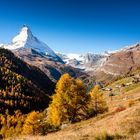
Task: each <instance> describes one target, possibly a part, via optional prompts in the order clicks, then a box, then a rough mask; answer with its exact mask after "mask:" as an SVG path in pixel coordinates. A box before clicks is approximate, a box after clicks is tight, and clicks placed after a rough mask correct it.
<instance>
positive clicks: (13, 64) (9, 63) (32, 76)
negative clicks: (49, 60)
mask: <svg viewBox="0 0 140 140" xmlns="http://www.w3.org/2000/svg"><path fill="white" fill-rule="evenodd" d="M0 66H3V67H6V68H8V69H10V70H11V71H13V72H15V73H18V74H20V75H22V76H24V77H25V78H27V79H28V80H31V81H32V82H33V83H34V84H36V85H37V86H38V87H39V88H40V89H42V90H44V91H45V92H47V93H49V94H52V92H53V90H54V86H55V84H54V83H53V82H52V81H51V80H50V79H49V78H48V77H47V75H46V74H44V73H43V72H42V71H41V70H40V69H38V68H37V67H34V66H30V65H29V64H27V63H25V62H23V61H22V60H20V59H19V58H17V57H16V56H15V55H14V54H13V53H12V52H10V51H8V50H6V49H0Z"/></svg>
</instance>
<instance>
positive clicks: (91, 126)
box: [0, 25, 140, 140]
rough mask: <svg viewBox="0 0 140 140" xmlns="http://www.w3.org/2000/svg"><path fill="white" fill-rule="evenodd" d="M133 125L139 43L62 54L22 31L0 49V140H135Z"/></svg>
mask: <svg viewBox="0 0 140 140" xmlns="http://www.w3.org/2000/svg"><path fill="white" fill-rule="evenodd" d="M139 120H140V44H139V43H137V44H135V45H132V46H128V47H125V48H123V49H120V50H117V51H114V52H107V51H105V52H104V53H101V54H95V53H85V54H75V53H69V54H64V53H61V52H55V51H54V50H52V49H51V48H50V47H49V46H48V45H46V44H45V43H43V42H42V41H40V40H39V39H38V38H37V37H35V36H34V35H33V33H32V32H31V30H30V28H29V27H28V26H25V25H24V26H23V27H22V29H21V31H20V32H19V33H18V35H17V36H15V37H14V38H13V40H12V41H11V43H9V44H1V45H0V139H6V138H9V139H11V140H12V139H21V140H31V139H38V140H44V139H45V140H46V139H47V140H63V139H65V140H118V139H122V140H132V138H134V139H135V140H137V138H138V140H139V138H140V137H139V132H140V121H139ZM56 131H57V132H56ZM40 135H42V136H40ZM43 135H44V136H43Z"/></svg>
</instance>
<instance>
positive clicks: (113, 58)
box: [0, 26, 140, 82]
mask: <svg viewBox="0 0 140 140" xmlns="http://www.w3.org/2000/svg"><path fill="white" fill-rule="evenodd" d="M0 46H1V47H2V48H5V49H9V50H11V51H13V52H14V54H15V55H16V56H18V57H19V58H21V59H22V60H23V61H25V62H26V63H28V64H30V65H34V66H36V67H38V68H40V69H41V70H42V71H43V72H44V73H45V74H46V75H47V76H48V77H49V78H50V79H51V80H52V81H53V82H56V81H57V80H58V79H59V77H60V76H61V75H62V74H63V73H65V72H68V73H70V74H71V75H72V76H75V77H78V76H80V77H84V78H85V77H86V76H87V75H88V76H89V75H90V76H93V77H95V79H96V80H99V81H103V79H106V78H104V77H106V76H109V77H115V76H120V75H123V74H125V73H127V72H129V71H130V70H131V69H134V68H136V67H139V66H140V44H139V43H138V44H135V45H133V46H128V47H126V48H123V49H120V50H118V51H114V52H105V53H102V54H94V53H86V54H72V53H69V54H63V53H55V51H53V50H52V49H51V48H50V47H48V45H46V44H45V43H43V42H42V41H40V40H39V39H38V38H36V37H35V36H34V35H33V34H32V32H31V30H30V29H29V27H27V26H23V27H22V29H21V31H20V32H19V34H18V35H17V36H16V37H14V38H13V40H12V42H11V43H9V44H6V45H0ZM83 75H84V76H83ZM88 76H87V77H88ZM85 79H86V78H85Z"/></svg>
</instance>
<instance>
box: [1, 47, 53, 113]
mask: <svg viewBox="0 0 140 140" xmlns="http://www.w3.org/2000/svg"><path fill="white" fill-rule="evenodd" d="M0 81H1V84H0V112H1V113H4V112H5V110H6V109H8V110H9V111H10V112H11V113H12V112H13V111H14V110H17V109H19V110H21V111H22V112H24V113H28V112H30V111H32V110H42V109H45V108H46V107H47V106H48V104H49V101H50V99H49V94H52V92H53V90H54V83H52V81H51V80H50V79H49V78H48V77H47V76H46V75H45V74H44V73H43V72H42V71H40V70H39V69H38V68H36V67H33V66H30V65H28V64H26V63H25V62H23V61H22V60H20V59H19V58H17V57H15V56H14V54H13V53H12V52H10V51H8V50H5V49H0Z"/></svg>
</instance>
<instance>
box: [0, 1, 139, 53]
mask: <svg viewBox="0 0 140 140" xmlns="http://www.w3.org/2000/svg"><path fill="white" fill-rule="evenodd" d="M139 7H140V1H139V0H0V43H8V42H10V41H11V39H12V38H13V37H14V36H15V35H16V34H17V33H18V32H19V30H20V28H21V27H22V25H23V24H26V25H28V26H30V28H31V30H32V32H33V34H34V35H35V36H37V37H38V38H39V39H40V40H42V41H44V42H45V43H47V44H48V45H49V46H50V47H51V48H52V49H53V50H55V51H59V52H64V53H69V52H72V53H74V52H75V53H84V52H96V53H98V52H103V51H105V50H116V49H119V48H121V47H124V46H126V45H131V44H135V43H137V42H139V41H140V8H139Z"/></svg>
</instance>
